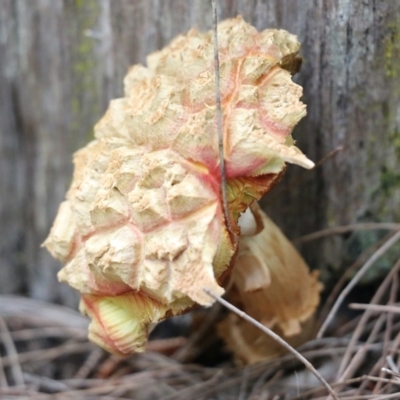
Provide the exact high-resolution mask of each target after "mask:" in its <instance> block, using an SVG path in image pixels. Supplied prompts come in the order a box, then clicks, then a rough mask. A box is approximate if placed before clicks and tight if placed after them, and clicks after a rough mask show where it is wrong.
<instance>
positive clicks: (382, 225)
mask: <svg viewBox="0 0 400 400" xmlns="http://www.w3.org/2000/svg"><path fill="white" fill-rule="evenodd" d="M399 229H400V224H396V223H393V222H366V223H359V224H351V225H344V226H335V227H333V228H327V229H322V230H320V231H317V232H313V233H310V234H308V235H304V236H301V237H299V238H297V239H294V240H293V243H295V244H300V243H306V242H311V241H313V240H317V239H321V238H323V237H325V236H331V235H340V234H343V233H348V232H352V231H366V230H388V231H398V230H399Z"/></svg>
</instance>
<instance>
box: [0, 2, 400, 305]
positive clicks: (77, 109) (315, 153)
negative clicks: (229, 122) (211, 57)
mask: <svg viewBox="0 0 400 400" xmlns="http://www.w3.org/2000/svg"><path fill="white" fill-rule="evenodd" d="M220 8H221V10H220V11H221V12H220V18H221V19H222V18H227V17H232V16H235V15H236V14H239V13H240V14H242V15H243V17H244V19H245V20H246V21H248V22H251V23H253V24H254V25H255V26H256V27H257V28H258V29H264V28H267V27H278V28H284V29H287V30H289V31H290V32H292V33H295V34H297V35H298V36H299V38H300V41H301V42H302V44H303V46H302V55H303V57H304V64H303V68H302V71H301V73H300V74H299V76H298V77H297V78H296V79H297V80H298V81H299V82H300V83H301V84H302V85H303V86H304V101H305V102H306V103H307V105H308V117H307V118H306V119H305V120H304V121H303V122H302V123H301V124H300V126H299V127H298V128H297V129H296V131H295V137H296V139H297V140H298V144H299V147H300V148H301V149H302V150H304V152H305V153H306V154H307V155H308V156H309V157H310V158H312V159H313V160H316V161H317V160H319V159H321V158H322V157H323V156H324V155H326V154H327V153H328V152H330V151H331V150H334V149H336V148H337V147H338V146H343V150H342V151H341V152H340V153H338V154H337V155H336V156H335V157H333V158H331V159H330V160H328V161H326V162H325V163H324V164H323V166H322V167H320V168H317V169H316V170H315V171H312V172H305V171H302V170H300V169H299V168H296V167H290V168H289V172H288V173H287V175H286V177H285V179H284V181H283V182H282V183H281V185H280V187H278V188H277V189H275V191H274V192H273V193H271V194H270V195H268V196H267V198H266V199H265V202H264V203H265V206H266V209H267V210H268V211H269V212H270V214H271V215H272V217H273V218H274V219H275V221H277V222H278V224H279V225H280V226H282V227H283V229H284V230H285V231H286V233H287V234H288V235H289V236H290V237H298V236H300V235H302V234H304V233H309V232H312V231H314V230H317V229H320V228H322V227H326V226H333V225H336V224H345V223H350V222H355V221H365V220H374V221H383V220H388V221H390V220H398V219H399V217H400V207H399V204H400V174H399V170H398V167H397V165H396V164H398V161H399V158H400V109H399V104H400V67H399V59H400V44H399V43H400V3H399V2H397V1H384V0H314V1H311V0H310V1H298V0H268V1H263V0H236V1H233V0H232V1H228V0H220ZM193 25H197V27H198V28H200V29H209V28H210V27H211V7H210V4H209V1H207V0H190V1H189V0H153V1H148V0H119V1H111V0H84V1H83V0H80V1H79V0H74V1H73V0H0V122H1V123H0V132H1V136H0V168H1V175H0V188H1V192H0V193H1V196H0V216H1V217H0V218H1V241H0V292H3V293H4V292H14V293H15V292H28V293H29V294H31V295H32V296H34V297H36V298H41V299H48V300H57V301H61V302H64V303H70V304H71V303H73V302H74V301H75V297H74V296H73V295H72V292H71V291H70V290H69V289H68V288H66V287H65V286H64V285H59V284H57V283H56V277H55V275H56V270H57V269H58V268H59V265H58V264H57V263H56V262H55V261H53V260H52V259H51V257H50V256H49V255H48V254H47V252H46V251H45V250H43V249H41V248H40V244H41V242H42V241H43V240H44V238H45V237H46V235H47V233H48V230H49V227H50V225H51V223H52V221H53V218H54V216H55V213H56V210H57V207H58V204H59V203H60V201H61V200H62V199H63V197H64V195H65V191H66V189H67V187H68V185H69V182H70V177H71V172H72V163H71V155H72V153H73V152H74V151H75V150H76V149H78V148H79V147H81V146H82V145H83V144H85V143H86V142H87V141H89V140H90V138H91V137H92V127H93V124H94V123H95V122H96V121H97V120H98V118H99V117H100V116H101V115H102V113H103V112H104V110H105V109H106V107H107V104H108V101H109V100H110V99H111V98H113V97H118V96H119V95H121V93H122V79H123V76H124V74H125V72H126V70H127V68H128V66H129V65H131V64H134V63H138V62H142V63H143V62H145V56H146V54H148V53H149V52H151V51H154V50H156V49H158V48H160V47H162V46H164V45H165V44H166V43H168V42H169V40H170V39H172V38H173V37H174V36H176V35H177V34H179V33H181V32H185V31H187V30H188V29H189V28H190V27H191V26H193ZM396 167H397V169H396ZM322 245H323V246H320V245H319V246H318V251H315V246H312V247H308V248H305V249H304V250H305V251H306V255H307V258H308V260H309V261H310V262H311V264H312V265H313V266H323V265H325V264H327V263H329V264H335V262H336V261H335V260H336V259H338V258H339V257H334V256H333V255H336V254H337V253H338V252H340V251H342V249H343V248H344V246H345V242H344V239H338V238H336V239H335V240H325V241H324V242H323V243H322ZM333 253H334V254H333Z"/></svg>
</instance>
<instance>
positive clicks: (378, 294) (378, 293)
mask: <svg viewBox="0 0 400 400" xmlns="http://www.w3.org/2000/svg"><path fill="white" fill-rule="evenodd" d="M399 268H400V260H399V261H398V262H397V263H396V264H395V266H394V267H393V268H392V270H391V271H390V273H389V274H388V275H387V276H386V278H385V279H384V281H383V282H382V283H381V285H380V287H379V288H378V290H377V291H376V293H375V294H374V296H373V298H372V300H371V303H372V304H374V303H377V302H378V301H379V300H380V299H381V297H382V296H383V295H384V293H385V291H386V290H387V287H388V286H389V284H390V282H391V280H392V279H393V275H394V274H396V273H397V272H398V270H399ZM370 314H371V311H369V310H366V311H365V312H364V313H363V315H362V317H361V319H360V322H359V323H358V325H357V327H356V329H355V330H354V332H353V335H352V337H351V340H350V343H349V345H348V349H347V351H346V353H345V354H344V356H343V358H342V362H341V366H340V368H339V372H338V377H340V376H341V375H342V373H343V371H344V369H345V368H346V365H347V364H348V362H349V359H350V354H351V353H352V351H353V350H352V349H353V347H354V346H355V344H356V342H357V340H358V338H359V337H360V335H361V333H362V332H363V327H364V325H365V324H366V322H367V321H368V318H369V317H370Z"/></svg>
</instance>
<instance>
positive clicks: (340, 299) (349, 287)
mask: <svg viewBox="0 0 400 400" xmlns="http://www.w3.org/2000/svg"><path fill="white" fill-rule="evenodd" d="M399 239H400V231H398V232H396V234H395V235H393V236H392V237H391V238H390V239H389V240H388V241H387V242H386V243H385V244H383V245H382V246H381V247H380V248H379V249H378V250H377V251H376V252H375V253H374V254H373V255H372V256H371V257H370V258H369V259H368V261H367V262H366V263H365V264H364V265H363V267H362V268H361V269H360V270H359V271H358V272H357V273H356V274H355V275H354V277H353V279H352V280H351V281H350V282H349V283H348V285H347V286H346V287H345V288H344V289H343V291H342V292H341V293H340V295H339V297H338V298H337V300H336V302H335V304H334V305H333V307H332V309H331V311H330V313H329V314H328V316H327V318H326V320H325V322H324V323H323V324H322V326H321V328H320V330H319V331H318V334H317V338H321V337H322V336H323V334H324V333H325V330H326V328H327V327H328V326H329V324H330V323H331V321H332V319H333V317H334V316H335V314H336V313H337V311H338V309H339V307H340V306H341V305H342V303H343V301H344V299H345V298H346V297H347V295H348V294H349V293H350V292H351V291H352V290H353V288H354V287H355V286H356V285H357V283H358V282H359V280H360V279H361V278H362V277H363V276H364V274H365V273H366V272H367V271H368V270H369V268H371V266H372V265H373V264H375V262H376V261H377V260H378V259H379V258H380V257H382V256H383V254H385V253H386V252H387V251H388V250H389V249H390V248H391V247H392V246H393V245H394V244H395V243H396V242H397V241H398V240H399Z"/></svg>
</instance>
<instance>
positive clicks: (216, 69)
mask: <svg viewBox="0 0 400 400" xmlns="http://www.w3.org/2000/svg"><path fill="white" fill-rule="evenodd" d="M217 1H218V0H211V4H212V12H213V34H214V74H215V101H216V106H217V130H218V151H219V169H220V175H221V192H222V202H223V208H224V215H225V222H226V226H227V228H228V232H229V234H230V235H232V233H233V232H232V225H231V219H230V216H229V209H228V196H227V190H226V186H227V185H226V168H225V151H224V138H223V133H222V109H221V108H222V107H221V90H220V82H219V54H218V28H217V27H218V16H217Z"/></svg>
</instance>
